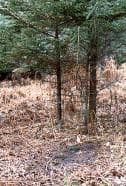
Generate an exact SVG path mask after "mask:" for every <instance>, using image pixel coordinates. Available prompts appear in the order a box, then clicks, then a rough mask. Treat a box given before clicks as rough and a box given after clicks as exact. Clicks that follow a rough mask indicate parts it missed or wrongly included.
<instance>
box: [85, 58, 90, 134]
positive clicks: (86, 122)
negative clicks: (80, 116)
mask: <svg viewBox="0 0 126 186" xmlns="http://www.w3.org/2000/svg"><path fill="white" fill-rule="evenodd" d="M85 69H86V74H85V114H84V125H85V128H86V133H88V113H89V62H88V61H87V62H86V66H85Z"/></svg>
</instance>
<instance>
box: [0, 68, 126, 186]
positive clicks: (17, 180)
mask: <svg viewBox="0 0 126 186" xmlns="http://www.w3.org/2000/svg"><path fill="white" fill-rule="evenodd" d="M107 68H108V67H107ZM124 68H126V67H125V66H124V67H120V69H119V70H118V74H120V75H118V79H117V80H119V82H118V81H116V82H114V83H113V82H110V81H109V83H110V84H111V83H112V84H111V86H109V87H108V88H106V89H104V91H103V90H101V91H99V94H98V103H99V108H98V122H100V123H98V124H99V131H100V134H101V135H100V136H95V137H89V136H85V135H81V134H80V131H79V130H78V127H77V125H78V124H79V115H77V116H76V114H75V113H69V112H71V110H69V109H68V108H67V111H66V112H67V114H66V115H67V116H69V120H71V122H70V125H71V127H70V128H68V126H67V128H64V130H62V131H59V130H58V129H57V128H56V127H55V106H56V103H55V86H54V85H53V86H52V85H51V84H50V83H47V82H46V83H43V84H41V83H40V82H39V81H30V82H29V84H28V85H26V86H18V85H17V86H12V85H11V82H2V83H1V85H0V86H1V91H0V139H1V140H0V180H1V181H0V186H4V185H7V186H12V185H13V186H18V185H19V186H23V185H26V186H32V185H33V186H34V185H35V186H37V185H38V186H39V185H45V186H48V185H49V186H51V185H52V186H75V185H76V186H125V185H126V157H125V154H126V136H125V134H124V133H125V131H124V129H125V128H124V127H123V125H124V124H125V123H121V122H120V121H118V120H117V119H118V118H116V117H113V122H112V121H110V122H108V121H106V122H105V120H103V119H104V118H106V117H108V115H109V114H110V110H109V111H107V107H108V105H109V103H111V95H112V96H113V98H112V101H113V102H112V104H111V114H112V116H114V114H115V113H118V116H119V117H120V114H123V113H125V109H126V107H125V99H126V97H125V96H126V95H125V89H126V87H125V85H126V78H125V71H124ZM114 69H115V67H114ZM105 70H106V69H105ZM116 70H117V69H116ZM116 70H114V71H116ZM107 71H108V69H107ZM107 73H108V72H107ZM112 73H113V71H112ZM108 74H109V73H108ZM114 76H115V75H114ZM47 78H48V79H49V78H51V79H50V80H51V81H55V77H47ZM105 78H106V76H105V77H104V73H103V78H101V81H103V82H100V83H99V89H100V86H101V85H102V83H103V84H105V85H106V86H107V85H108V80H105ZM111 80H112V79H111ZM105 81H106V82H105ZM112 81H113V80H112ZM110 87H111V91H110ZM70 88H71V90H74V94H77V96H78V95H79V92H78V90H76V87H75V84H74V82H73V81H72V82H71V85H70ZM115 92H116V97H115ZM64 98H66V99H68V98H67V97H64ZM117 98H118V99H117ZM76 101H77V99H76ZM116 101H118V104H116V105H115V103H116ZM66 103H68V102H66ZM117 105H118V107H117ZM74 106H75V108H74V109H75V111H76V110H79V108H80V105H79V103H78V102H77V103H76V104H75V105H74ZM117 108H118V110H117ZM115 110H116V112H115ZM106 113H107V114H106ZM70 114H71V115H70ZM101 116H102V117H101ZM123 117H124V116H123ZM117 121H118V122H117ZM103 122H105V123H104V124H103ZM115 122H117V123H115ZM108 124H111V126H112V130H110V132H109V133H106V134H105V133H103V134H102V131H103V127H104V125H108ZM114 124H116V131H118V133H114V134H113V133H112V132H111V131H113V125H114ZM120 128H121V129H120ZM122 131H123V132H122Z"/></svg>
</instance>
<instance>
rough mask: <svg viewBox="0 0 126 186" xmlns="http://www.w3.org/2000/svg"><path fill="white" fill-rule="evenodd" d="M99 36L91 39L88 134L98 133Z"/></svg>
mask: <svg viewBox="0 0 126 186" xmlns="http://www.w3.org/2000/svg"><path fill="white" fill-rule="evenodd" d="M97 60H98V52H97V37H95V36H94V37H92V39H91V41H90V51H89V56H88V62H89V65H90V83H89V116H88V117H89V120H88V134H89V135H95V134H96V124H95V122H96V97H97V77H96V72H97Z"/></svg>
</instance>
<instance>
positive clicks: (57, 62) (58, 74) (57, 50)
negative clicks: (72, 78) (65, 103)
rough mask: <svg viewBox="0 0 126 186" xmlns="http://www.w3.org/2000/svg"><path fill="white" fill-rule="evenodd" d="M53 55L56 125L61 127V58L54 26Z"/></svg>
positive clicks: (57, 34) (57, 33)
mask: <svg viewBox="0 0 126 186" xmlns="http://www.w3.org/2000/svg"><path fill="white" fill-rule="evenodd" d="M55 57H56V77H57V125H58V126H59V127H60V128H61V127H62V99H61V60H60V45H59V32H58V27H57V26H56V30H55Z"/></svg>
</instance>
